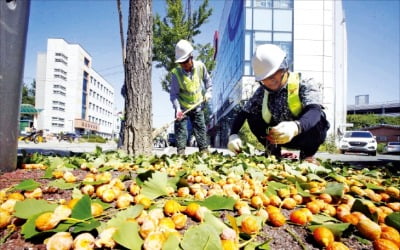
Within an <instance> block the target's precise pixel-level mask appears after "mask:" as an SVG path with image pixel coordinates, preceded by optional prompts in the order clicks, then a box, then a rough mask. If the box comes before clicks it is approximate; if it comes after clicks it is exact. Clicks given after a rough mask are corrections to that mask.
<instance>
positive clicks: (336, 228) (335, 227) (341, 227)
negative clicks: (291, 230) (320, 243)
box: [308, 223, 351, 237]
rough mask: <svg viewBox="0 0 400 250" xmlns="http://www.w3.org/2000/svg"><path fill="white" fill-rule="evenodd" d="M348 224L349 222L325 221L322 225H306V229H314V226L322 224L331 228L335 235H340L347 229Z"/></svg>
mask: <svg viewBox="0 0 400 250" xmlns="http://www.w3.org/2000/svg"><path fill="white" fill-rule="evenodd" d="M350 225H351V224H350V223H325V224H322V225H314V226H308V229H310V230H311V231H314V230H315V229H316V228H318V227H321V226H323V227H326V228H328V229H329V230H331V231H332V233H333V234H334V235H335V236H336V237H341V236H342V233H343V232H344V231H345V230H347V228H349V226H350Z"/></svg>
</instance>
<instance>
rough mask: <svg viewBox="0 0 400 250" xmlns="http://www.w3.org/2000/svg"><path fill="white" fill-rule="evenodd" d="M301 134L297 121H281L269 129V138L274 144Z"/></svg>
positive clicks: (288, 140) (286, 141)
mask: <svg viewBox="0 0 400 250" xmlns="http://www.w3.org/2000/svg"><path fill="white" fill-rule="evenodd" d="M298 134H299V127H298V126H297V123H296V122H281V123H279V124H278V125H276V126H275V127H272V128H271V129H270V130H269V134H268V136H267V139H268V140H269V141H270V142H271V143H273V144H285V143H288V142H290V141H291V140H292V139H293V137H295V136H296V135H298Z"/></svg>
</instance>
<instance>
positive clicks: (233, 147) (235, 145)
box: [228, 134, 242, 154]
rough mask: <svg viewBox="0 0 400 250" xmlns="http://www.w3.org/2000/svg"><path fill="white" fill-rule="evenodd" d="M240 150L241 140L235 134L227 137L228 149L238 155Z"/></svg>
mask: <svg viewBox="0 0 400 250" xmlns="http://www.w3.org/2000/svg"><path fill="white" fill-rule="evenodd" d="M241 148H242V140H240V138H239V136H238V135H237V134H233V135H230V136H229V142H228V149H229V150H230V151H232V152H233V153H236V154H237V153H239V152H240V150H241Z"/></svg>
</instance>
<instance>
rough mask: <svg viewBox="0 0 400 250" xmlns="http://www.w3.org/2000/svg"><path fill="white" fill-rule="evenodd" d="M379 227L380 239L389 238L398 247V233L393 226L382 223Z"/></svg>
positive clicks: (399, 241) (399, 244)
mask: <svg viewBox="0 0 400 250" xmlns="http://www.w3.org/2000/svg"><path fill="white" fill-rule="evenodd" d="M381 229H382V233H381V238H382V239H387V240H391V241H393V242H394V243H396V245H397V246H398V247H400V234H399V232H398V231H397V230H396V229H395V228H394V227H389V226H386V225H382V226H381Z"/></svg>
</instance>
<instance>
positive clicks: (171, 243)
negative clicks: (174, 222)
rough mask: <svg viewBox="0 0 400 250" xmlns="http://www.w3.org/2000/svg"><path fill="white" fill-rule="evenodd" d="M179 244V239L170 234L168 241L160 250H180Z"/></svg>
mask: <svg viewBox="0 0 400 250" xmlns="http://www.w3.org/2000/svg"><path fill="white" fill-rule="evenodd" d="M179 243H180V239H179V238H178V237H177V236H176V235H174V234H170V235H169V237H168V239H167V240H166V241H165V242H164V244H163V247H162V250H171V249H180V247H179Z"/></svg>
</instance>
